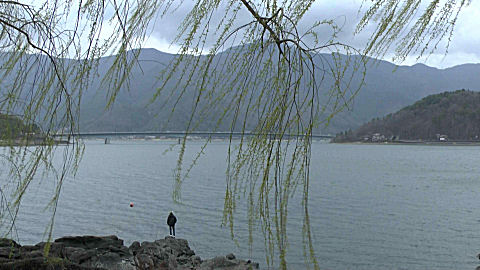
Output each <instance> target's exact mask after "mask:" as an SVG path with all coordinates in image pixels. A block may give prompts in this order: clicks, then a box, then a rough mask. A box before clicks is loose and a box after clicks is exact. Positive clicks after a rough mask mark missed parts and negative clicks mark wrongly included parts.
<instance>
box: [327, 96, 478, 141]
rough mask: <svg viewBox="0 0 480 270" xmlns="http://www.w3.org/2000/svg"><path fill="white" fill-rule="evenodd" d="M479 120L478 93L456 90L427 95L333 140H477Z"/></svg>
mask: <svg viewBox="0 0 480 270" xmlns="http://www.w3.org/2000/svg"><path fill="white" fill-rule="evenodd" d="M479 123H480V92H473V91H466V90H458V91H455V92H444V93H441V94H435V95H430V96H427V97H425V98H423V99H421V100H420V101H417V102H415V103H414V104H412V105H410V106H407V107H405V108H403V109H401V110H399V111H398V112H396V113H393V114H388V115H387V116H385V117H383V118H381V119H380V118H375V119H373V120H371V121H370V122H368V123H366V124H364V125H362V126H361V127H359V128H358V129H356V130H354V131H348V132H344V133H340V134H338V135H337V136H336V138H335V139H334V141H336V142H353V141H383V140H392V141H398V140H423V141H438V140H440V138H442V140H456V141H480V125H479Z"/></svg>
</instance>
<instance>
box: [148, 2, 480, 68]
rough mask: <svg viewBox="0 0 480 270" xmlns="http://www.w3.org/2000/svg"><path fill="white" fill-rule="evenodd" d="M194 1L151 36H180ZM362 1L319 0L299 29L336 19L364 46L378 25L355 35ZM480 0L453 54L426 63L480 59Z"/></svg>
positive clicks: (343, 36) (468, 13)
mask: <svg viewBox="0 0 480 270" xmlns="http://www.w3.org/2000/svg"><path fill="white" fill-rule="evenodd" d="M192 2H193V1H184V3H183V5H181V6H180V7H179V8H178V9H177V10H176V11H175V12H174V13H169V14H167V15H165V16H164V17H163V18H159V19H158V20H156V22H155V24H154V25H153V26H152V31H151V35H152V36H153V37H155V38H158V39H162V40H166V41H168V42H171V41H172V40H173V38H174V37H175V36H176V35H177V30H178V27H179V25H180V24H181V22H182V20H183V18H184V17H185V16H186V15H187V13H188V12H189V10H190V8H191V7H192ZM361 2H362V1H360V0H337V1H318V2H317V3H315V4H314V5H313V6H312V7H311V9H310V10H309V11H308V13H307V14H306V15H305V16H304V18H303V19H302V21H301V24H300V25H299V31H300V32H302V31H305V29H306V28H307V27H308V26H309V25H312V24H313V23H314V22H315V21H319V20H329V19H333V20H334V21H335V23H337V25H339V26H342V31H341V32H340V33H339V34H338V41H340V42H344V43H346V44H349V45H351V46H353V47H355V48H358V49H361V48H363V47H364V46H365V44H366V42H367V41H368V39H369V38H370V35H371V33H372V32H373V31H374V29H375V24H374V23H371V24H369V25H368V26H367V28H366V29H364V31H362V32H361V33H360V34H358V35H353V32H354V30H355V27H356V25H357V23H358V21H359V20H360V18H361V15H362V11H364V10H365V8H366V7H363V10H362V11H360V12H359V8H360V6H361ZM479 2H480V1H472V4H471V6H470V7H468V8H467V9H465V11H464V12H463V14H461V17H460V18H459V20H458V23H457V26H456V30H455V33H454V36H453V40H452V42H451V44H450V48H449V51H448V52H449V54H448V55H447V56H446V57H444V56H442V57H440V55H443V50H444V48H445V42H442V43H441V44H440V46H439V51H437V52H436V54H435V55H432V56H431V57H430V58H429V59H430V60H428V61H427V62H426V64H431V65H435V66H439V67H444V66H446V65H452V64H460V63H461V62H459V61H468V60H466V59H468V58H471V61H469V62H479V61H480V51H479V50H478V48H479V46H480V33H479V31H480V30H479V27H478V25H480V22H479V20H480V11H479V10H480V4H479ZM222 16H223V13H222V12H221V11H219V12H218V13H217V14H215V16H214V17H213V18H212V25H215V24H216V23H218V22H219V20H220V18H221V17H222ZM250 19H251V17H250V15H249V14H248V13H247V12H246V11H243V12H242V13H241V16H239V22H238V23H237V24H238V25H241V23H245V22H247V21H248V20H250ZM318 30H319V34H320V37H322V36H323V37H325V38H329V37H330V36H331V29H329V28H328V27H321V28H319V29H318ZM472 31H473V33H472ZM207 42H209V43H210V44H207V46H208V45H211V44H212V43H213V42H214V39H213V38H211V39H209V40H207ZM392 53H393V48H392V49H391V51H390V52H389V53H388V54H387V55H391V54H392ZM465 55H470V56H471V57H466V56H465ZM386 58H387V59H386V60H388V61H391V57H386ZM455 58H457V59H458V61H457V62H456V61H455ZM432 59H435V60H432ZM415 61H416V57H415V56H412V57H409V58H408V59H407V61H406V62H404V64H413V63H414V62H415ZM423 61H424V60H423ZM445 63H447V64H445Z"/></svg>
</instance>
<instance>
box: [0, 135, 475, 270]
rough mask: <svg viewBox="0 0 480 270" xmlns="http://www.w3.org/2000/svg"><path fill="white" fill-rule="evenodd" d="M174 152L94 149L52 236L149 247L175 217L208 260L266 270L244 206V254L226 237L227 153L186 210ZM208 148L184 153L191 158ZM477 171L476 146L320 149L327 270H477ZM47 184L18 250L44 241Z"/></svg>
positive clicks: (144, 147) (321, 246) (317, 172)
mask: <svg viewBox="0 0 480 270" xmlns="http://www.w3.org/2000/svg"><path fill="white" fill-rule="evenodd" d="M172 143H173V144H174V143H175V142H169V141H145V142H134V141H115V140H112V141H111V143H110V144H107V145H106V144H104V142H103V141H98V142H94V141H90V142H87V145H86V151H85V154H84V158H83V160H82V163H81V166H80V169H79V172H78V174H77V176H76V178H75V179H68V181H67V182H66V183H65V185H64V189H63V193H62V194H61V199H60V206H59V209H58V211H57V219H56V222H55V231H54V237H55V238H56V237H59V236H63V235H84V234H94V235H106V234H116V235H118V236H119V237H120V238H122V239H124V240H125V241H126V244H127V245H128V244H130V243H131V242H132V241H134V240H139V241H143V240H149V241H151V240H153V239H157V238H163V237H164V236H165V235H168V226H167V225H166V217H167V215H168V213H169V211H171V210H174V211H175V214H176V216H177V217H178V223H177V226H176V229H177V231H176V233H177V237H181V238H185V239H187V240H188V241H189V243H190V245H191V247H192V249H194V250H195V251H196V253H197V254H198V255H200V256H201V257H213V256H216V255H221V254H224V253H225V254H227V253H230V252H234V253H235V254H236V255H237V256H238V257H241V258H252V259H253V260H255V261H258V262H260V263H261V264H262V265H265V262H264V246H263V236H262V235H261V233H260V230H258V232H256V234H255V239H257V240H258V241H256V242H255V243H254V247H253V250H252V253H251V254H249V253H250V252H249V248H248V245H247V243H248V233H247V219H246V218H247V217H246V207H245V205H240V207H239V209H238V211H237V219H236V224H237V228H236V233H237V234H236V236H237V237H238V240H239V246H236V245H235V243H234V242H233V241H231V240H229V229H228V228H223V227H221V226H220V224H221V219H222V210H223V201H224V199H223V198H224V192H225V169H226V168H225V166H226V164H225V157H226V149H227V143H225V142H213V143H212V144H211V145H210V146H209V147H208V148H207V150H206V153H205V155H204V156H203V158H202V159H201V160H200V161H199V163H198V165H197V166H196V167H195V168H194V169H193V170H192V172H191V174H190V178H189V179H187V180H186V182H185V184H184V185H183V190H182V199H183V204H181V205H178V204H174V203H173V201H172V196H171V193H172V187H173V169H174V168H175V164H176V157H177V154H176V152H175V148H174V151H172V152H167V153H164V152H165V150H166V149H168V148H169V147H170V145H171V144H172ZM202 143H203V142H194V141H190V142H188V147H187V154H186V157H189V156H190V157H191V156H193V153H196V151H198V150H199V149H200V147H201V145H202ZM479 160H480V151H479V148H478V147H467V146H461V147H460V146H459V147H452V146H402V145H393V146H392V145H337V144H326V143H321V142H316V143H314V145H313V147H312V162H311V164H312V168H311V181H310V182H311V188H310V203H309V206H310V207H309V208H310V211H311V212H310V219H311V226H312V231H313V236H314V240H315V246H316V254H317V255H318V261H319V263H320V267H321V268H322V269H392V268H393V269H474V268H475V267H476V266H477V259H476V258H475V255H476V254H477V253H478V251H480V233H478V228H479V226H480V207H479V206H480V205H479V204H480V177H479V176H480V167H479V166H478V161H479ZM48 180H49V179H48V178H47V179H43V180H42V181H37V182H35V183H34V184H32V186H31V187H30V188H31V189H30V193H29V194H28V196H27V197H26V198H25V200H24V205H23V207H22V209H21V212H20V216H19V220H18V222H17V230H18V233H19V237H20V242H21V244H31V243H36V242H39V241H41V240H43V239H45V237H44V232H45V228H46V226H47V224H48V221H49V220H48V217H49V213H48V212H43V209H44V207H45V205H46V203H47V196H49V195H51V194H52V193H53V191H54V190H53V187H52V185H50V184H49V181H48ZM2 181H3V182H5V181H7V179H3V180H2ZM297 192H299V191H297ZM299 195H300V194H299ZM297 197H298V198H297V200H296V201H295V200H292V201H291V202H290V204H289V221H288V230H289V233H291V234H290V235H289V238H288V240H289V243H290V245H289V253H288V258H287V260H288V262H289V264H290V266H291V268H293V269H297V268H300V267H301V266H302V265H303V250H302V235H301V228H302V227H301V226H302V215H301V210H300V209H301V205H300V204H299V203H298V201H299V199H300V196H297ZM130 202H133V203H134V207H130V206H129V204H130ZM302 268H303V267H302Z"/></svg>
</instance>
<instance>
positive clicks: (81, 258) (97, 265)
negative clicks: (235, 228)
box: [0, 235, 259, 270]
mask: <svg viewBox="0 0 480 270" xmlns="http://www.w3.org/2000/svg"><path fill="white" fill-rule="evenodd" d="M45 254H48V255H47V256H45ZM258 268H259V264H258V263H255V262H252V261H251V260H241V259H237V258H236V257H235V255H234V254H232V253H230V254H227V255H225V256H217V257H215V258H212V259H206V260H203V259H202V258H200V257H199V256H196V255H195V252H194V251H193V250H191V249H190V247H189V245H188V241H187V240H185V239H180V238H175V237H172V236H166V237H165V238H164V239H158V240H155V241H153V242H148V241H144V242H142V243H139V242H138V241H135V242H133V243H132V244H131V245H130V246H129V247H126V246H124V245H123V240H122V239H119V238H118V237H117V236H115V235H110V236H90V235H85V236H65V237H61V238H58V239H56V240H55V241H53V242H51V243H45V242H40V243H38V244H36V245H24V246H22V245H20V244H18V243H16V242H15V241H14V240H11V239H7V238H0V270H2V269H16V270H27V269H38V270H43V269H45V270H47V269H49V270H50V269H54V270H63V269H74V270H77V269H78V270H93V269H97V270H119V269H122V270H139V269H178V270H187V269H189V270H191V269H194V270H207V269H208V270H247V269H258Z"/></svg>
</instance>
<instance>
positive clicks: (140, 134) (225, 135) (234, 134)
mask: <svg viewBox="0 0 480 270" xmlns="http://www.w3.org/2000/svg"><path fill="white" fill-rule="evenodd" d="M185 135H187V136H189V137H200V138H218V139H227V138H229V137H230V136H232V138H240V137H241V136H242V135H243V136H246V137H249V136H257V135H266V136H274V135H277V136H278V135H280V134H275V133H268V134H260V133H253V132H245V133H241V132H203V131H195V132H188V133H186V132H176V131H172V132H170V131H163V132H162V131H102V132H79V133H73V134H68V133H63V134H55V135H53V136H54V137H57V138H67V137H72V136H73V137H80V138H111V137H132V136H133V137H149V136H154V137H159V138H183V137H185ZM298 137H305V135H303V134H298V135H294V134H290V135H289V134H285V135H284V138H285V139H290V138H298ZM311 137H312V138H314V139H331V138H333V137H334V136H333V135H329V134H327V135H323V134H314V135H312V136H311Z"/></svg>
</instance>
